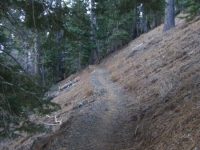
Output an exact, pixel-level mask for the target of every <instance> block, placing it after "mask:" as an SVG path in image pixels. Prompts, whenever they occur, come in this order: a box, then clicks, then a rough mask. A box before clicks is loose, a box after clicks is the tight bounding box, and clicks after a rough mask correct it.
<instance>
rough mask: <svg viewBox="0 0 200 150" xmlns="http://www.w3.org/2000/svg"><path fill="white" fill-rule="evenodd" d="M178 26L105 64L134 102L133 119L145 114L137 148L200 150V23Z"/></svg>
mask: <svg viewBox="0 0 200 150" xmlns="http://www.w3.org/2000/svg"><path fill="white" fill-rule="evenodd" d="M176 21H177V22H178V23H179V24H178V25H177V26H176V28H174V29H172V30H170V31H168V32H167V33H165V34H162V33H161V32H162V28H163V26H160V27H158V28H156V29H154V30H152V31H150V32H149V33H147V34H144V35H142V36H140V37H139V38H137V39H136V40H134V41H133V42H131V43H129V44H128V46H126V47H125V48H124V49H123V50H121V51H119V52H115V53H114V54H111V55H110V56H109V57H108V59H105V60H104V61H103V62H102V63H101V65H105V66H106V67H107V69H108V70H109V72H110V76H111V79H112V80H113V81H114V80H116V81H117V82H119V83H120V84H121V85H122V86H123V87H124V88H125V89H126V90H127V91H128V92H129V93H130V94H131V97H133V99H132V102H131V104H130V105H131V106H130V109H132V111H133V116H134V115H136V116H138V112H139V116H140V118H141V119H140V122H138V121H137V122H133V124H134V125H135V126H137V125H138V126H139V128H137V132H138V133H137V135H135V137H134V139H137V140H136V141H135V146H134V148H133V149H155V150H156V149H159V150H160V149H163V150H164V149H185V150H188V149H195V148H196V149H197V148H200V143H199V141H200V136H199V134H200V130H199V124H200V113H199V109H200V102H199V100H200V74H199V73H200V59H199V58H200V41H199V39H200V18H197V19H196V20H193V21H192V22H189V23H185V24H184V22H183V20H180V19H177V20H176ZM147 39H148V40H147ZM145 41H146V42H145ZM141 43H143V44H141ZM111 62H112V63H111ZM136 110H138V111H136ZM133 118H138V117H133ZM136 120H137V119H136ZM143 139H145V140H143Z"/></svg>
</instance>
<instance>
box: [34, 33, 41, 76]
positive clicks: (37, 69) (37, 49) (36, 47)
mask: <svg viewBox="0 0 200 150" xmlns="http://www.w3.org/2000/svg"><path fill="white" fill-rule="evenodd" d="M34 50H35V63H34V72H35V75H36V76H40V35H39V33H36V36H35V45H34Z"/></svg>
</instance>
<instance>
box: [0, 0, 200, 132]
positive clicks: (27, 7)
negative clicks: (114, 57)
mask: <svg viewBox="0 0 200 150" xmlns="http://www.w3.org/2000/svg"><path fill="white" fill-rule="evenodd" d="M170 2H173V5H171V3H170ZM169 3H170V5H169ZM170 6H172V7H170ZM168 7H169V8H168ZM165 8H166V9H165ZM199 8H200V1H199V0H175V1H173V0H166V1H164V0H152V1H148V0H109V1H108V0H1V2H0V85H1V88H0V115H1V119H0V135H1V136H13V135H16V134H17V132H16V131H17V130H19V131H22V130H26V131H30V126H33V128H32V130H31V131H33V132H34V131H35V130H33V129H38V128H41V127H39V126H37V125H35V124H34V123H32V122H30V121H29V119H28V115H30V114H32V113H36V112H39V113H48V112H50V111H52V110H55V109H58V108H59V106H57V105H56V104H53V103H51V102H50V101H42V96H43V94H44V93H45V91H46V89H48V88H49V87H50V86H51V85H52V84H53V83H55V82H57V81H60V80H62V79H64V78H66V77H67V76H69V75H70V74H73V73H76V72H77V71H80V70H81V69H83V68H85V67H86V66H87V65H88V64H94V63H95V62H99V61H100V60H101V59H102V58H104V57H105V56H107V55H108V54H110V53H112V52H113V51H116V50H117V49H119V48H120V47H122V46H123V45H125V44H127V43H128V42H130V41H131V40H134V39H135V38H137V37H138V36H140V35H141V34H142V33H145V32H148V31H149V30H151V29H153V28H155V27H157V26H159V25H160V24H162V23H163V22H164V20H165V23H166V24H168V23H169V22H170V23H171V21H172V26H170V28H171V27H174V22H173V19H174V15H175V14H177V13H179V12H180V11H184V12H185V13H187V15H186V19H187V20H191V19H193V18H194V17H195V16H196V15H199V14H200V10H199ZM172 11H173V12H172ZM168 14H171V15H168ZM166 16H167V17H170V16H171V17H172V18H171V19H172V20H169V19H167V17H166ZM166 24H165V27H166V26H168V25H166ZM168 29H169V28H168V27H166V28H164V31H167V30H168Z"/></svg>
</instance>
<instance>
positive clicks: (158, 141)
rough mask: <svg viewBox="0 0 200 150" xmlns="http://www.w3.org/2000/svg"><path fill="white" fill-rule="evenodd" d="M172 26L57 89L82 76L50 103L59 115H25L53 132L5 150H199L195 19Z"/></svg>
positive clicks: (199, 35)
mask: <svg viewBox="0 0 200 150" xmlns="http://www.w3.org/2000/svg"><path fill="white" fill-rule="evenodd" d="M176 22H177V23H178V24H177V26H176V28H174V29H172V30H170V31H168V32H166V33H165V34H162V29H163V26H160V27H158V28H156V29H154V30H152V31H150V32H148V33H146V34H143V35H141V36H140V37H139V38H137V39H136V40H134V41H133V42H131V43H129V44H128V45H127V46H125V47H124V48H122V49H121V50H118V51H116V52H115V53H113V54H111V55H109V56H108V57H107V58H105V59H104V60H103V61H102V62H101V63H100V64H99V65H96V66H89V67H88V68H87V69H85V70H83V71H82V72H81V73H80V74H78V75H74V76H72V77H70V78H68V79H66V80H65V81H62V82H61V83H59V85H57V86H60V85H63V84H65V83H66V82H68V81H69V80H72V79H73V78H75V77H77V76H79V77H80V81H78V82H77V83H76V84H75V85H73V86H72V87H69V88H67V89H65V90H63V91H60V93H59V95H58V96H57V97H56V98H54V99H53V101H54V102H56V103H59V104H60V105H61V108H62V109H61V110H59V111H58V112H56V115H55V114H52V117H53V119H52V117H51V116H44V117H40V118H38V117H36V116H31V119H34V120H35V121H36V122H38V123H46V127H47V128H51V129H52V130H53V132H49V133H46V134H40V135H36V136H28V135H27V136H25V135H24V138H20V139H16V140H15V141H14V142H13V141H12V142H10V143H7V145H6V144H5V145H2V147H3V149H20V150H22V149H24V150H27V149H33V150H43V149H48V150H65V149H67V150H72V149H74V150H79V149H80V150H114V149H115V150H157V149H159V150H160V149H161V150H162V149H163V150H179V149H181V150H198V149H200V59H199V58H200V18H196V19H195V20H193V21H192V22H189V23H184V22H182V20H178V19H177V20H176ZM55 89H57V87H55ZM55 116H56V119H57V120H59V121H61V124H58V123H55V122H54V121H55V119H54V118H55ZM48 124H49V125H48ZM50 124H57V125H50ZM38 137H39V138H38ZM35 139H36V140H35ZM34 140H35V141H34ZM33 141H34V143H33ZM32 143H33V144H32ZM8 145H9V146H8Z"/></svg>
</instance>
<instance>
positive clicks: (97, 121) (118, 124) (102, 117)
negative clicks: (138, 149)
mask: <svg viewBox="0 0 200 150" xmlns="http://www.w3.org/2000/svg"><path fill="white" fill-rule="evenodd" d="M90 82H91V84H92V85H93V86H94V89H95V93H94V95H95V96H94V97H95V101H94V102H92V103H90V104H89V105H88V106H83V107H80V108H79V110H78V112H77V113H76V115H74V116H73V118H71V119H70V120H69V121H67V122H66V123H64V124H63V125H62V126H61V129H60V130H59V131H58V132H57V133H55V134H54V135H52V136H51V137H48V138H46V139H43V140H40V142H38V143H43V144H39V146H38V144H37V142H35V147H39V148H41V149H48V150H65V149H66V150H121V149H126V148H130V147H131V146H132V145H133V137H132V136H133V132H134V130H133V129H132V125H131V118H130V116H131V115H130V113H129V112H128V109H126V104H127V102H128V98H127V96H126V95H125V92H124V90H123V89H122V88H121V87H120V85H118V84H116V83H113V82H112V81H110V79H109V74H108V71H107V70H106V69H104V68H96V69H95V70H94V71H93V72H92V73H91V75H90ZM36 145H37V146H36ZM33 146H34V144H33ZM42 147H43V148H42ZM32 149H34V148H32Z"/></svg>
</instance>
